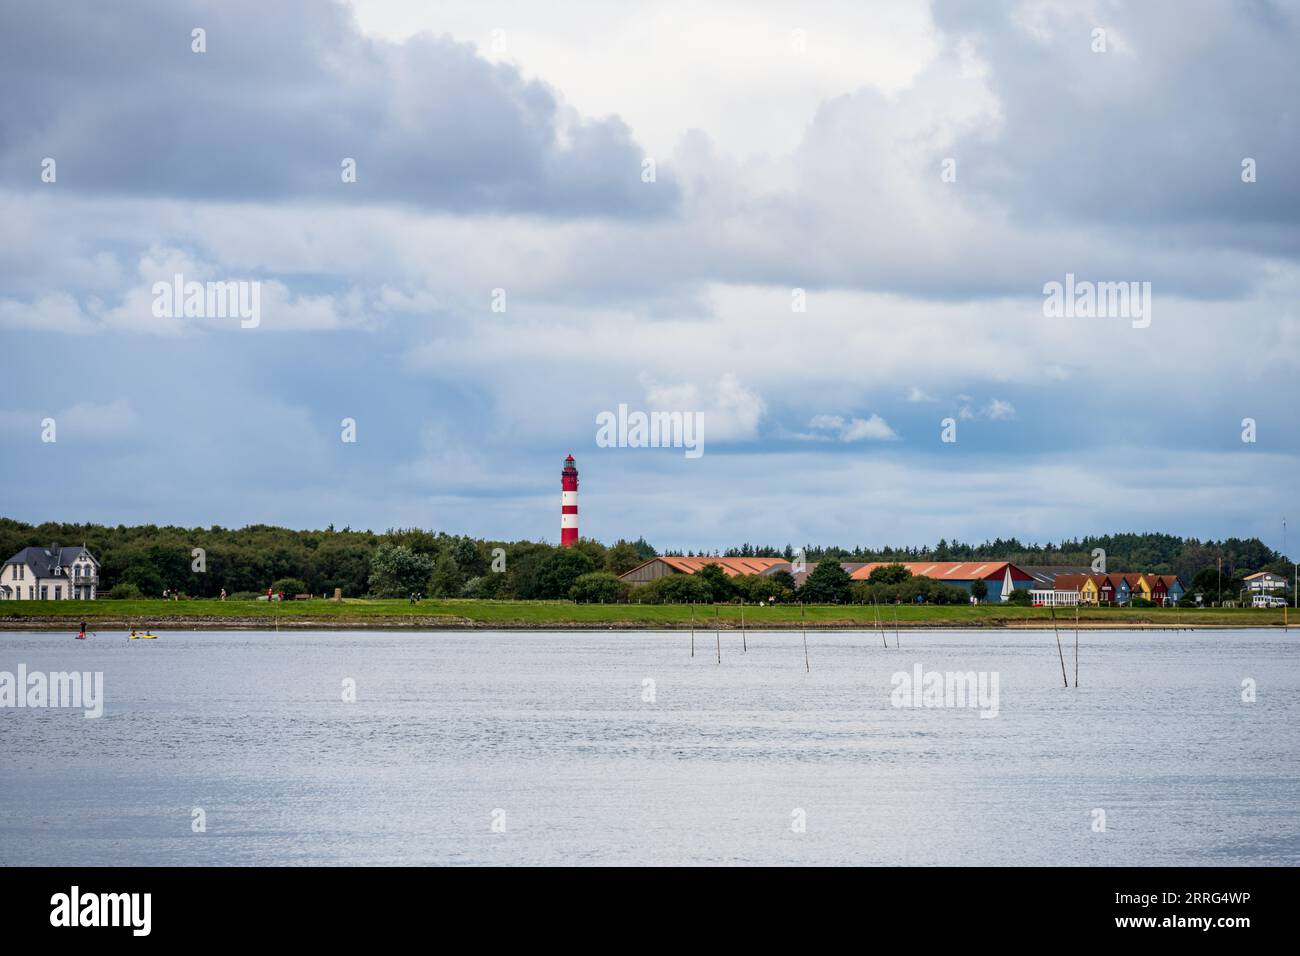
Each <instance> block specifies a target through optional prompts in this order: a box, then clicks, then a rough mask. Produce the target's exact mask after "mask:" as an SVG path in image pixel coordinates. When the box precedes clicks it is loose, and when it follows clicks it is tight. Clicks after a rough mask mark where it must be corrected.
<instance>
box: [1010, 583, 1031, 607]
mask: <svg viewBox="0 0 1300 956" xmlns="http://www.w3.org/2000/svg"><path fill="white" fill-rule="evenodd" d="M1033 600H1034V599H1033V597H1032V596H1031V595H1030V593H1029V591H1028V589H1026V588H1015V589H1014V590H1013V591H1012V592H1011V593H1010V594H1009V595H1007V600H1006V603H1007V604H1013V605H1015V606H1016V607H1029V605H1030V604H1032V603H1033Z"/></svg>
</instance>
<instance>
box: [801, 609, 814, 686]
mask: <svg viewBox="0 0 1300 956" xmlns="http://www.w3.org/2000/svg"><path fill="white" fill-rule="evenodd" d="M799 623H800V624H801V625H802V626H803V669H804V672H805V673H808V674H811V673H812V667H811V666H809V664H808V625H807V623H806V622H805V620H804V610H803V601H800V602H799Z"/></svg>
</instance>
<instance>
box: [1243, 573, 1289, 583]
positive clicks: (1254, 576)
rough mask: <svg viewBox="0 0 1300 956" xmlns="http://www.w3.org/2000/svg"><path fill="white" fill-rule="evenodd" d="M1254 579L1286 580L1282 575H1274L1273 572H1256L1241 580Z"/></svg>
mask: <svg viewBox="0 0 1300 956" xmlns="http://www.w3.org/2000/svg"><path fill="white" fill-rule="evenodd" d="M1255 578H1277V579H1278V580H1279V581H1285V580H1286V578H1284V577H1283V576H1282V575H1280V574H1276V573H1274V572H1273V571H1256V572H1255V573H1254V574H1248V575H1246V576H1245V577H1244V578H1242V580H1243V581H1253V580H1255Z"/></svg>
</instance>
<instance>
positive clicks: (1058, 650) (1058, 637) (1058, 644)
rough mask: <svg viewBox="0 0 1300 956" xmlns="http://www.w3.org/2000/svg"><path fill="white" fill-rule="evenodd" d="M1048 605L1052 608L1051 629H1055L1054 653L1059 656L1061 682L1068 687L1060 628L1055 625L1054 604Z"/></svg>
mask: <svg viewBox="0 0 1300 956" xmlns="http://www.w3.org/2000/svg"><path fill="white" fill-rule="evenodd" d="M1049 607H1051V609H1052V630H1054V631H1056V653H1057V654H1059V655H1060V657H1061V682H1062V683H1064V684H1065V686H1066V687H1069V686H1070V682H1069V680H1068V679H1066V676H1065V651H1063V650H1061V630H1060V628H1058V627H1057V626H1056V605H1055V604H1052V605H1049Z"/></svg>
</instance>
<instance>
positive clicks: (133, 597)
mask: <svg viewBox="0 0 1300 956" xmlns="http://www.w3.org/2000/svg"><path fill="white" fill-rule="evenodd" d="M108 597H110V598H112V599H113V600H114V601H138V600H140V598H142V597H144V594H142V593H141V591H140V589H139V588H138V587H136V586H135V585H134V584H132V583H131V582H130V581H123V582H121V583H120V584H114V585H113V586H112V587H111V588H110V589H109V591H108Z"/></svg>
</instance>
